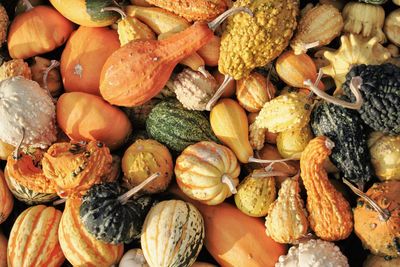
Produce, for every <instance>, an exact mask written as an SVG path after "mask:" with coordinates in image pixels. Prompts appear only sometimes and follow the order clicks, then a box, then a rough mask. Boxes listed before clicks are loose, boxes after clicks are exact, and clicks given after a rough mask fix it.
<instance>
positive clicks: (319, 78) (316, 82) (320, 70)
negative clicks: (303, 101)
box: [307, 69, 324, 100]
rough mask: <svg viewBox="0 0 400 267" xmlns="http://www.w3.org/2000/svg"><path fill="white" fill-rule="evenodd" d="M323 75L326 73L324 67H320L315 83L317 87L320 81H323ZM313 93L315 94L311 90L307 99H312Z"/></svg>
mask: <svg viewBox="0 0 400 267" xmlns="http://www.w3.org/2000/svg"><path fill="white" fill-rule="evenodd" d="M323 75H324V72H323V71H322V69H319V71H318V75H317V79H316V80H315V83H314V86H315V87H318V84H319V81H321V79H322V76H323ZM313 95H314V92H313V91H310V93H309V94H308V96H307V100H310V99H311V97H312V96H313Z"/></svg>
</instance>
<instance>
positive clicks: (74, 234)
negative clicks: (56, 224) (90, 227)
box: [58, 199, 124, 267]
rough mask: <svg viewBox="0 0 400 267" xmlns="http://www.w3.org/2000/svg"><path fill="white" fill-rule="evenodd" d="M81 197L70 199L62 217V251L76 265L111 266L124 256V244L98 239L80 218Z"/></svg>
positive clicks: (60, 235)
mask: <svg viewBox="0 0 400 267" xmlns="http://www.w3.org/2000/svg"><path fill="white" fill-rule="evenodd" d="M80 206H81V201H80V200H79V199H68V200H67V202H66V204H65V209H64V213H63V215H62V217H61V222H60V228H59V232H58V235H59V239H60V245H61V249H62V252H63V253H64V255H65V257H66V258H67V260H68V261H69V262H70V263H71V264H72V265H74V266H88V267H99V266H110V265H112V264H116V263H117V262H118V261H119V260H120V259H121V257H122V253H123V251H124V245H123V244H121V245H113V244H107V243H104V242H103V241H100V240H97V239H95V238H94V236H92V235H91V234H90V233H89V232H88V231H87V230H86V228H85V226H84V225H83V223H82V222H81V220H80V218H79V208H80Z"/></svg>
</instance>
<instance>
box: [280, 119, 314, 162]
mask: <svg viewBox="0 0 400 267" xmlns="http://www.w3.org/2000/svg"><path fill="white" fill-rule="evenodd" d="M312 138H313V135H312V133H311V127H310V125H309V124H306V125H305V126H304V127H302V128H295V129H292V130H289V131H284V132H280V133H278V136H277V138H276V146H277V148H278V150H279V153H280V154H281V155H282V157H284V158H289V157H293V156H295V155H299V154H300V153H301V152H302V151H303V150H304V148H305V147H306V146H307V144H308V142H310V140H311V139H312ZM295 159H300V156H297V157H296V158H295Z"/></svg>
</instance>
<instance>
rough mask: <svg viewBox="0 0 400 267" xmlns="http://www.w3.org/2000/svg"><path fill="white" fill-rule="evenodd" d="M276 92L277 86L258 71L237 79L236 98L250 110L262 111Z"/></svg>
mask: <svg viewBox="0 0 400 267" xmlns="http://www.w3.org/2000/svg"><path fill="white" fill-rule="evenodd" d="M275 93H276V89H275V86H274V85H273V84H272V83H271V82H270V81H269V80H267V79H266V78H265V77H264V76H262V75H261V74H259V73H257V72H253V73H251V74H250V75H249V76H247V77H245V78H242V79H240V80H237V81H236V98H237V100H238V101H239V104H240V105H241V106H242V107H243V108H244V109H245V110H247V111H248V112H257V111H260V110H261V108H262V107H263V106H264V104H265V103H266V102H268V101H270V100H271V99H272V98H274V96H275Z"/></svg>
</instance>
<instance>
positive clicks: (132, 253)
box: [118, 248, 193, 267]
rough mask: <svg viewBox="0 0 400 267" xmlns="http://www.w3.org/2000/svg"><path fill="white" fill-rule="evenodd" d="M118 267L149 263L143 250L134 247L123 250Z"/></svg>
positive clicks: (144, 265)
mask: <svg viewBox="0 0 400 267" xmlns="http://www.w3.org/2000/svg"><path fill="white" fill-rule="evenodd" d="M192 266H193V265H192ZM118 267H149V265H148V264H147V262H146V259H145V258H144V255H143V250H141V249H140V248H134V249H130V250H128V251H127V252H125V254H124V255H123V256H122V258H121V261H120V262H119V265H118Z"/></svg>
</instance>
